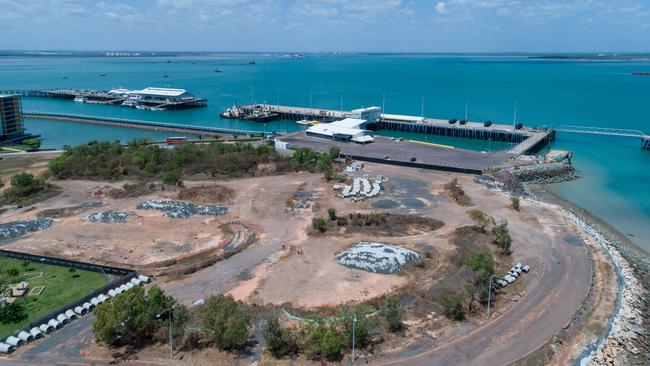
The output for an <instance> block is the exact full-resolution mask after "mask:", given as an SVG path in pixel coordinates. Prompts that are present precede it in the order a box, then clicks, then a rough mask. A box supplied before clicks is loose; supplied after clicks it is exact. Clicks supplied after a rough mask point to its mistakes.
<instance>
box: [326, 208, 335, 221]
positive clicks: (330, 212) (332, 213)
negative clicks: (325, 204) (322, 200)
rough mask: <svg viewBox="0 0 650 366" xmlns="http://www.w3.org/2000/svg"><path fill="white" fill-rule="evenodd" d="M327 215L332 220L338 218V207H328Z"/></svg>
mask: <svg viewBox="0 0 650 366" xmlns="http://www.w3.org/2000/svg"><path fill="white" fill-rule="evenodd" d="M327 216H329V218H330V220H332V221H334V220H336V209H335V208H332V207H330V208H328V209H327Z"/></svg>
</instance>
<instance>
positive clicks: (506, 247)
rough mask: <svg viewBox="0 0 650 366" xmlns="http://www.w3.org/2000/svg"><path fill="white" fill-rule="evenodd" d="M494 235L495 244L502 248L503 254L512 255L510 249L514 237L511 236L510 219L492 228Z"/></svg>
mask: <svg viewBox="0 0 650 366" xmlns="http://www.w3.org/2000/svg"><path fill="white" fill-rule="evenodd" d="M492 235H493V236H494V240H493V242H494V244H496V246H497V247H499V248H500V249H501V254H503V255H510V254H511V253H512V251H511V250H510V246H511V245H512V237H510V231H508V221H506V220H503V221H501V222H500V223H499V224H498V225H496V226H495V227H494V228H492Z"/></svg>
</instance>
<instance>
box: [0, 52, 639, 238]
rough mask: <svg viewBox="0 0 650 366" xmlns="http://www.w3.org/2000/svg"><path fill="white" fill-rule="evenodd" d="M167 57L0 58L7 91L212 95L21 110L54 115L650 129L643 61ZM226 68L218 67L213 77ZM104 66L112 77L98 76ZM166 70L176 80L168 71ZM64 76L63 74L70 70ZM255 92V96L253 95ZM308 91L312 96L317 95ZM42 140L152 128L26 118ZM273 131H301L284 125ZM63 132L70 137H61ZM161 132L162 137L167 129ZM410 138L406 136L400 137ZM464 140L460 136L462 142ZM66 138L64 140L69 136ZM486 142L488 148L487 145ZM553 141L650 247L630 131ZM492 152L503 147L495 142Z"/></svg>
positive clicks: (583, 187)
mask: <svg viewBox="0 0 650 366" xmlns="http://www.w3.org/2000/svg"><path fill="white" fill-rule="evenodd" d="M250 58H251V56H245V58H240V57H236V56H214V57H200V58H170V61H171V62H170V63H167V62H166V60H167V59H151V58H146V59H128V58H127V59H105V58H48V57H35V58H19V57H5V58H0V89H11V88H20V89H28V88H54V87H75V88H89V89H111V88H114V87H125V88H132V89H136V88H143V87H146V86H169V87H175V88H185V89H187V90H189V91H190V92H193V93H194V94H196V95H197V96H202V97H206V98H208V103H209V107H208V108H203V109H194V110H187V111H143V110H134V109H125V108H120V107H116V106H102V105H89V104H79V103H73V102H71V101H62V100H53V99H24V102H23V105H24V107H23V108H24V110H27V111H54V112H68V113H81V114H92V115H106V116H116V117H125V118H137V119H147V120H159V121H167V122H177V123H184V124H202V125H210V126H223V127H232V128H241V129H250V130H261V129H262V128H263V127H262V126H259V125H256V124H254V123H249V122H242V121H230V120H224V121H221V120H220V119H219V118H218V113H219V112H221V111H222V110H223V109H224V108H225V107H227V106H230V105H232V104H233V103H234V102H235V100H237V101H239V103H250V101H251V100H254V101H256V102H263V101H266V102H268V103H277V101H278V92H279V101H280V103H281V104H289V105H300V106H309V105H310V99H311V105H312V106H314V107H319V108H330V109H339V108H341V106H340V103H341V96H342V99H343V109H346V110H349V109H352V108H357V107H361V106H369V105H379V106H381V105H382V96H383V95H385V106H386V112H387V113H396V114H412V115H419V114H420V113H421V101H422V97H424V114H425V115H426V116H429V117H437V118H463V117H464V113H465V101H466V99H468V100H469V117H470V119H472V120H479V121H483V120H487V119H490V120H493V121H500V122H504V123H511V122H512V118H513V106H514V103H515V102H517V103H518V120H519V121H521V122H524V123H526V124H528V125H537V126H543V125H546V126H558V125H562V124H574V125H587V126H596V127H619V128H633V129H641V130H645V132H646V133H650V108H649V107H648V102H649V101H650V77H641V76H632V75H630V72H632V71H650V63H647V62H646V63H644V62H632V61H621V62H567V61H548V60H530V59H527V58H525V57H512V56H507V57H506V56H503V57H500V56H492V57H488V56H439V55H381V56H379V55H343V56H313V57H309V58H307V59H302V60H294V59H284V58H279V57H272V56H261V55H260V56H256V57H254V58H255V60H256V61H257V64H256V65H248V60H249V59H250ZM216 68H220V69H221V70H222V71H223V72H222V73H214V69H216ZM102 73H106V74H107V76H105V77H101V76H99V75H100V74H102ZM165 74H168V75H169V77H168V78H164V77H163V75H165ZM64 76H65V77H67V79H65V80H64V79H62V78H63V77H64ZM251 94H252V96H251ZM310 96H311V98H310ZM27 125H28V127H29V128H30V129H31V132H34V133H41V134H43V135H44V137H45V138H46V140H45V145H48V146H55V145H57V144H61V145H63V144H75V143H79V142H82V141H84V140H88V139H109V140H113V139H130V138H132V137H142V136H146V135H148V136H150V135H151V132H142V131H134V130H126V129H120V128H108V127H107V128H100V127H96V126H92V127H91V126H82V125H75V124H65V125H63V124H61V123H58V124H55V123H53V122H47V121H28V123H27ZM266 129H267V131H272V130H275V131H285V130H289V131H295V130H298V129H300V126H298V125H296V124H294V123H292V122H286V121H280V122H274V123H270V124H268V125H267V126H266ZM63 131H64V132H63ZM160 136H165V135H164V134H161V135H160ZM404 137H406V138H408V137H407V136H404ZM431 139H432V142H437V143H442V144H448V145H453V146H457V147H465V148H473V149H475V150H487V148H486V147H485V146H483V145H484V144H483V143H482V142H481V143H479V144H472V143H471V142H470V143H469V144H465V142H463V141H447V143H445V140H444V139H443V140H437V138H435V139H436V140H434V138H433V137H432V138H431ZM461 140H462V139H461ZM66 141H67V142H66ZM481 144H483V145H481ZM555 147H557V148H561V149H568V150H572V151H574V152H575V158H574V163H575V165H576V167H577V168H578V169H580V170H581V171H582V172H583V173H585V178H584V179H582V180H580V181H577V182H571V183H565V184H561V185H556V186H554V188H553V190H554V191H555V192H556V193H558V194H559V195H561V196H563V197H564V198H567V199H569V200H570V201H572V202H574V203H576V204H578V205H580V206H582V207H584V208H586V209H588V210H590V211H591V212H592V213H594V214H595V215H597V216H599V217H600V218H602V219H604V220H606V221H608V222H610V223H612V224H613V225H614V226H615V227H616V228H618V229H619V230H620V231H622V232H624V233H628V234H631V235H633V236H631V239H632V240H633V241H635V242H636V243H638V244H639V245H640V246H642V247H644V248H645V249H646V250H650V225H649V223H650V189H649V188H648V184H649V182H650V169H648V167H649V166H650V152H647V151H641V150H640V142H639V141H638V139H633V138H627V139H626V138H613V137H604V136H587V135H572V134H567V133H559V135H558V140H557V142H556V144H555ZM494 149H496V148H494Z"/></svg>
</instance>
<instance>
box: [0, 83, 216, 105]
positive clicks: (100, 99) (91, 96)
mask: <svg viewBox="0 0 650 366" xmlns="http://www.w3.org/2000/svg"><path fill="white" fill-rule="evenodd" d="M0 94H7V95H20V96H21V97H29V98H58V99H71V100H72V99H75V98H77V97H79V98H83V101H84V102H85V103H90V104H113V105H121V104H122V103H123V102H124V101H126V100H127V97H126V95H117V94H114V93H111V92H110V91H107V90H86V89H73V88H62V89H23V90H0ZM138 104H140V105H142V106H143V107H145V108H147V109H158V110H168V109H171V110H175V109H187V108H201V107H206V106H207V105H208V100H207V99H205V98H197V97H189V98H182V99H179V100H139V101H138Z"/></svg>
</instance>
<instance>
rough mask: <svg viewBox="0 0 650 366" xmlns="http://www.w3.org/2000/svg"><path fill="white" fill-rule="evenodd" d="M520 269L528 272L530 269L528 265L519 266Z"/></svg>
mask: <svg viewBox="0 0 650 366" xmlns="http://www.w3.org/2000/svg"><path fill="white" fill-rule="evenodd" d="M521 270H522V271H524V272H526V273H528V271H530V267H529V266H528V265H525V266H523V267H522V268H521Z"/></svg>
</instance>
